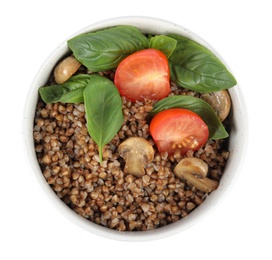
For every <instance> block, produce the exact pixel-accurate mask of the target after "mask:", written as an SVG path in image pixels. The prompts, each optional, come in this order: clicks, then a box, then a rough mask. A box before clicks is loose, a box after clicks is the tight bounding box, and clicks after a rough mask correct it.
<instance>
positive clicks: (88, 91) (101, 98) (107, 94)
mask: <svg viewBox="0 0 272 260" xmlns="http://www.w3.org/2000/svg"><path fill="white" fill-rule="evenodd" d="M83 96H84V103H85V112H86V118H87V128H88V132H89V134H90V136H91V137H92V139H93V140H94V141H95V142H96V144H97V145H98V148H99V155H100V162H102V151H103V147H104V145H105V144H107V143H108V142H110V141H111V140H112V138H113V137H114V136H115V135H116V133H117V132H118V131H119V129H120V127H121V126H122V124H123V121H124V116H123V111H122V99H121V97H120V95H119V92H118V90H117V88H116V87H115V85H114V84H113V82H112V81H110V80H109V79H107V78H105V77H102V76H100V75H95V74H93V75H91V77H90V81H89V83H88V85H87V86H86V88H85V90H84V92H83Z"/></svg>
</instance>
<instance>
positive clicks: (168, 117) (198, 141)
mask: <svg viewBox="0 0 272 260" xmlns="http://www.w3.org/2000/svg"><path fill="white" fill-rule="evenodd" d="M150 133H151V135H152V137H153V139H154V141H155V143H156V145H157V147H158V150H159V152H161V153H162V152H168V154H169V155H171V154H173V153H174V152H175V151H176V150H179V151H180V152H181V154H185V153H186V152H187V151H188V150H193V151H196V150H198V149H199V148H200V147H201V146H202V145H204V144H205V143H206V141H207V139H208V137H209V130H208V127H207V125H206V124H205V123H204V121H203V120H202V119H201V117H200V116H199V115H197V114H196V113H194V112H192V111H190V110H187V109H181V108H172V109H167V110H164V111H161V112H159V113H158V114H157V115H155V116H154V118H153V119H152V121H151V123H150Z"/></svg>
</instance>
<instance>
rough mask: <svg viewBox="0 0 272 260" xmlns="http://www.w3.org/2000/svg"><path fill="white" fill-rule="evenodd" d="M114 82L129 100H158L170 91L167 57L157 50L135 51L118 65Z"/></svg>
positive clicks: (122, 94)
mask: <svg viewBox="0 0 272 260" xmlns="http://www.w3.org/2000/svg"><path fill="white" fill-rule="evenodd" d="M114 84H115V85H116V87H117V88H118V90H119V93H120V94H121V96H125V97H126V98H127V99H128V100H130V101H133V102H135V101H136V100H138V101H142V100H144V99H152V100H160V99H162V98H164V97H166V96H167V95H168V94H169V92H170V68H169V65H168V59H167V57H166V56H165V54H164V53H162V52H161V51H159V50H155V49H145V50H140V51H137V52H135V53H133V54H131V55H129V56H128V57H126V58H125V59H124V60H122V61H121V63H120V64H119V65H118V67H117V69H116V72H115V77H114Z"/></svg>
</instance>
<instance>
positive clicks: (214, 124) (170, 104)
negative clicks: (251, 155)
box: [150, 95, 229, 140]
mask: <svg viewBox="0 0 272 260" xmlns="http://www.w3.org/2000/svg"><path fill="white" fill-rule="evenodd" d="M170 108H185V109H188V110H191V111H193V112H195V113H196V114H198V115H199V116H200V117H201V118H202V119H203V121H204V122H205V123H206V125H207V126H208V129H209V139H214V140H216V139H222V138H227V137H228V136H229V135H228V133H227V131H226V129H225V127H224V126H223V124H222V123H221V122H220V120H219V119H218V117H217V115H216V114H215V112H214V111H213V109H212V108H211V106H210V105H209V104H208V103H207V102H205V101H204V100H202V99H200V98H195V97H191V96H183V95H179V96H170V97H167V98H164V99H162V100H160V101H158V102H157V103H156V104H155V105H154V107H153V109H152V110H151V111H150V114H151V115H155V114H157V113H159V112H160V111H163V110H166V109H170Z"/></svg>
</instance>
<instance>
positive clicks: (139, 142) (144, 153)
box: [118, 137, 154, 177]
mask: <svg viewBox="0 0 272 260" xmlns="http://www.w3.org/2000/svg"><path fill="white" fill-rule="evenodd" d="M118 151H119V154H120V156H121V157H123V158H124V159H125V161H126V164H125V168H124V172H125V173H127V174H132V175H134V176H136V177H141V176H143V175H144V174H145V169H144V168H145V166H146V165H147V164H148V163H150V162H151V161H152V160H153V158H154V149H153V147H152V145H151V144H150V143H149V142H148V141H147V140H146V139H144V138H141V137H130V138H128V139H126V140H125V141H124V142H122V143H121V144H120V145H119V147H118Z"/></svg>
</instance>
